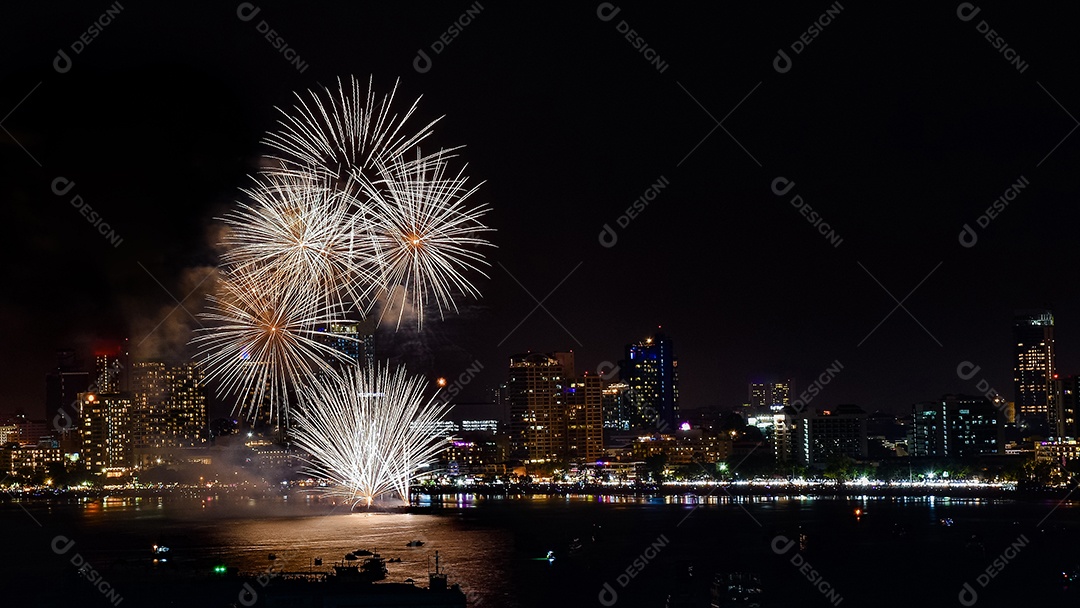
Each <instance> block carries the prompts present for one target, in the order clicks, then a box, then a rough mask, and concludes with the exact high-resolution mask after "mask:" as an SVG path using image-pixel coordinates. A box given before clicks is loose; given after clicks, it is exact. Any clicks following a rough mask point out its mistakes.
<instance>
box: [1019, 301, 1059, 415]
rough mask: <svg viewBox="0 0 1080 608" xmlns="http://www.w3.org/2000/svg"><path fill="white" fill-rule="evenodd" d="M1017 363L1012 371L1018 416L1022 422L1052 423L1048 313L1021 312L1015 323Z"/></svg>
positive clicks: (1053, 369)
mask: <svg viewBox="0 0 1080 608" xmlns="http://www.w3.org/2000/svg"><path fill="white" fill-rule="evenodd" d="M1013 321H1014V324H1013V333H1014V337H1015V342H1016V361H1015V367H1014V368H1013V386H1014V390H1015V395H1014V398H1015V401H1016V413H1017V415H1018V416H1019V417H1020V418H1021V419H1028V420H1032V421H1038V422H1044V423H1051V425H1052V426H1051V428H1053V426H1056V421H1055V420H1053V419H1052V416H1053V414H1054V413H1055V412H1054V405H1053V403H1052V402H1053V390H1054V388H1053V378H1054V374H1055V373H1057V369H1056V367H1055V359H1054V315H1053V314H1052V313H1051V312H1050V311H1049V310H1033V311H1019V312H1017V313H1016V316H1015V317H1014V319H1013Z"/></svg>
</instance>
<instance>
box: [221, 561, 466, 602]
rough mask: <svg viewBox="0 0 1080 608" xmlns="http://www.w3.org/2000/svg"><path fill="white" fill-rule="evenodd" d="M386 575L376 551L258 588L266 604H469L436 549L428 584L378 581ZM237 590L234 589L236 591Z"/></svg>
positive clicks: (287, 575) (285, 575)
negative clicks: (449, 580) (449, 579)
mask: <svg viewBox="0 0 1080 608" xmlns="http://www.w3.org/2000/svg"><path fill="white" fill-rule="evenodd" d="M385 578H386V565H385V561H384V560H383V558H382V557H380V556H379V555H378V554H377V553H376V554H375V555H374V556H372V557H368V558H367V559H365V560H363V562H362V563H360V564H354V563H346V562H344V561H342V562H339V563H338V564H335V565H334V570H333V572H332V573H326V572H281V573H279V574H278V575H277V576H276V577H274V578H273V579H272V580H271V581H270V582H269V584H268V585H267V586H266V588H265V589H260V590H259V595H260V600H262V601H264V602H265V603H263V604H261V605H263V606H266V607H267V608H284V607H288V608H293V607H294V606H324V607H326V606H349V607H350V608H368V607H371V608H374V607H376V606H379V607H385V606H395V607H401V608H406V607H417V608H467V601H466V597H465V593H464V592H463V591H462V590H461V587H460V586H459V585H456V584H455V585H450V584H448V583H447V579H446V574H445V573H443V572H441V571H440V568H439V554H438V552H436V553H435V572H434V573H431V572H429V573H428V586H427V587H426V588H424V587H421V586H419V585H417V584H416V581H414V580H412V579H407V580H405V581H404V582H400V583H388V582H384V583H377V582H375V581H379V580H383V579H385ZM234 593H235V592H234Z"/></svg>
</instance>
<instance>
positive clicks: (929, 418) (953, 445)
mask: <svg viewBox="0 0 1080 608" xmlns="http://www.w3.org/2000/svg"><path fill="white" fill-rule="evenodd" d="M1004 423H1005V414H1004V413H1003V412H1002V411H1001V410H1000V409H998V408H997V407H995V406H994V404H993V403H992V402H991V401H990V400H989V399H987V398H985V397H971V396H967V395H945V396H943V397H942V398H941V399H939V400H937V401H928V402H924V403H916V404H915V405H914V406H913V407H912V421H911V441H910V445H909V451H910V452H911V455H912V456H916V457H931V458H964V457H967V456H980V455H983V454H1004V453H1005V440H1004V435H1003V432H1004V430H1003V429H1004Z"/></svg>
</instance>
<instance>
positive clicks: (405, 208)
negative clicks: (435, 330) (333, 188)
mask: <svg viewBox="0 0 1080 608" xmlns="http://www.w3.org/2000/svg"><path fill="white" fill-rule="evenodd" d="M447 166H448V164H447V156H446V155H445V154H436V155H432V156H428V157H423V156H421V155H420V153H419V151H417V153H416V158H414V159H412V160H405V159H398V160H396V161H395V162H394V163H393V164H392V165H391V166H385V165H379V170H378V173H379V174H380V175H383V176H385V177H383V178H381V179H379V180H375V181H373V180H369V179H366V178H365V177H364V176H363V175H361V174H356V175H355V177H356V178H357V181H358V182H359V183H360V184H361V190H362V191H363V193H364V194H365V195H367V196H368V197H369V200H370V202H371V207H372V210H373V213H374V216H373V219H372V222H373V223H372V225H371V226H370V228H369V231H370V233H371V238H372V239H373V240H374V244H375V245H374V247H375V250H376V255H377V256H378V262H379V263H378V265H379V267H380V268H381V272H382V276H381V279H380V289H381V296H382V298H383V299H384V300H385V302H386V306H385V307H384V308H383V312H382V315H381V316H380V322H381V321H382V318H383V317H384V316H385V315H386V312H387V311H388V310H393V309H394V308H397V309H398V315H397V323H396V327H399V328H400V326H401V320H402V318H403V316H404V313H405V311H406V309H408V308H410V307H411V309H412V311H413V313H414V314H415V315H416V326H417V329H422V327H423V321H424V317H425V309H426V308H427V307H428V306H429V304H431V303H434V305H435V308H436V310H437V311H438V314H439V318H444V314H445V312H446V311H448V310H451V309H452V310H454V311H455V312H457V310H458V308H457V302H456V301H455V297H457V296H458V295H459V294H460V295H467V296H472V297H475V298H478V297H480V292H479V291H478V290H477V289H476V287H475V286H474V285H473V284H472V283H471V282H470V281H469V279H468V277H467V276H466V274H465V273H466V272H470V271H471V272H476V273H479V274H480V275H482V276H484V277H487V274H486V273H485V272H484V271H483V270H482V268H481V266H486V265H487V262H486V261H485V260H484V256H483V254H481V253H480V252H479V251H477V249H478V248H480V247H484V246H492V245H491V243H490V242H489V241H487V240H485V239H483V238H480V235H481V234H482V233H484V232H489V231H492V230H493V229H492V228H489V227H487V226H485V225H484V224H483V223H482V222H481V221H480V218H482V217H483V216H484V214H486V213H487V212H488V210H489V208H488V207H487V206H486V205H483V204H481V205H477V206H469V205H468V204H467V203H468V202H469V201H468V199H469V197H470V196H472V195H473V194H474V193H475V192H476V191H477V189H478V188H479V187H480V184H477V185H476V186H472V187H469V186H468V185H467V183H466V182H467V179H468V178H466V177H465V175H464V169H462V171H460V172H458V173H457V174H449V172H448V170H447Z"/></svg>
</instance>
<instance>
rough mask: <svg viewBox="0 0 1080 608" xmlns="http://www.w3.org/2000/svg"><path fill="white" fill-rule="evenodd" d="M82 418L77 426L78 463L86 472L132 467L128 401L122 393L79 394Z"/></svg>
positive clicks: (129, 405)
mask: <svg viewBox="0 0 1080 608" xmlns="http://www.w3.org/2000/svg"><path fill="white" fill-rule="evenodd" d="M79 400H80V401H81V402H82V418H81V421H80V423H79V438H80V440H81V447H80V448H79V460H80V462H81V463H82V466H83V468H84V469H86V470H87V471H90V472H92V473H103V472H105V470H106V469H113V468H124V467H128V466H130V465H131V456H132V447H133V442H132V433H131V410H132V403H131V398H130V397H129V396H128V395H125V394H123V393H111V394H110V393H94V392H87V393H81V394H80V395H79Z"/></svg>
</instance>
